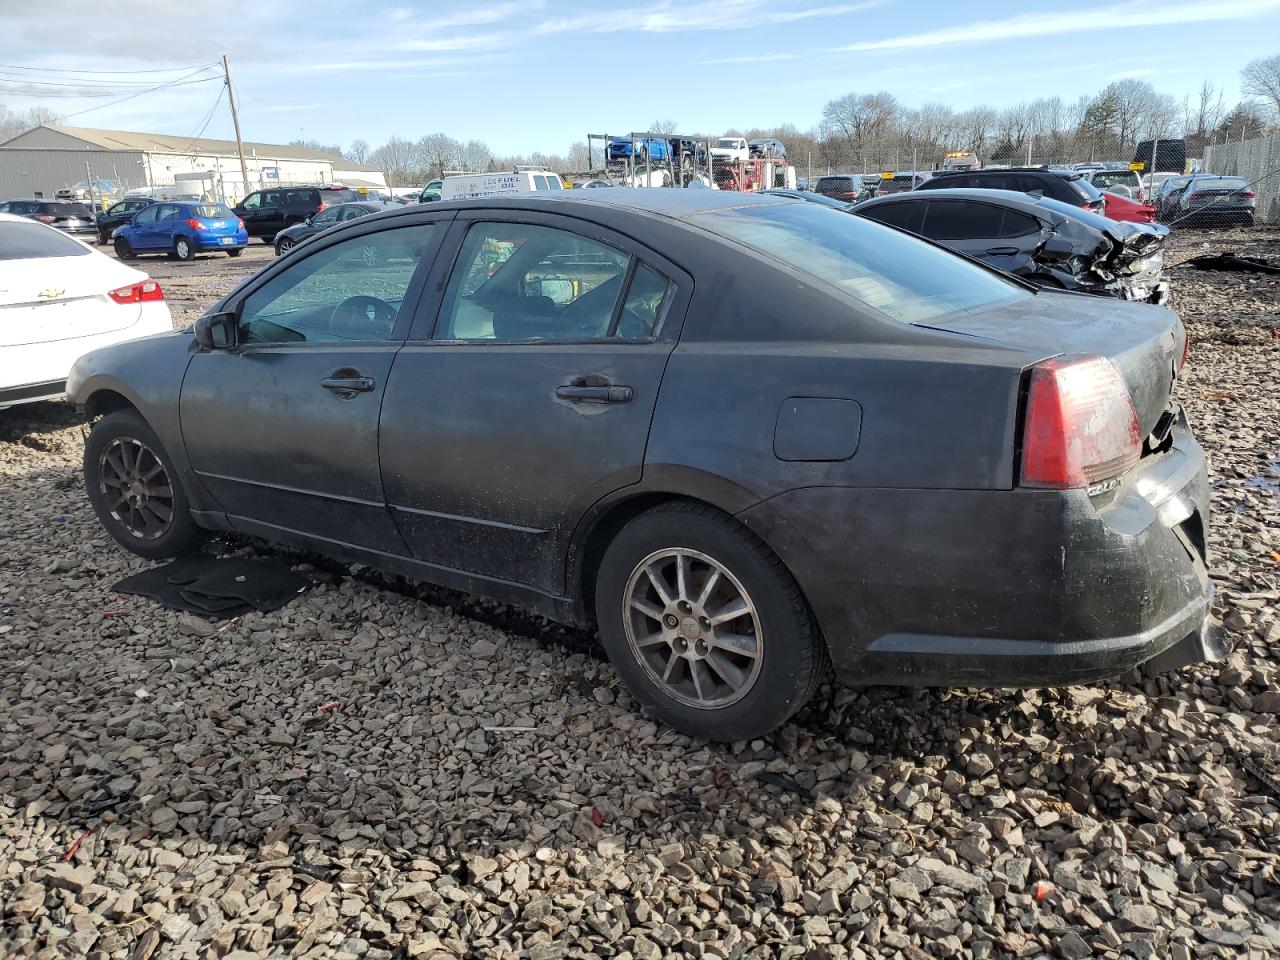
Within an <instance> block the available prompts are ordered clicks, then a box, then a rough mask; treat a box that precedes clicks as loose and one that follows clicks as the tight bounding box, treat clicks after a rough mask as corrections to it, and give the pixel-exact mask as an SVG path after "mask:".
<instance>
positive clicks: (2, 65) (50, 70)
mask: <svg viewBox="0 0 1280 960" xmlns="http://www.w3.org/2000/svg"><path fill="white" fill-rule="evenodd" d="M216 66H218V64H216V63H204V64H200V65H199V66H197V65H195V64H191V65H189V66H185V67H162V68H160V69H158V70H73V69H71V68H70V67H24V66H22V65H20V64H16V63H0V69H5V70H30V71H33V72H35V73H83V74H85V75H87V76H96V75H101V74H116V75H118V74H130V73H179V72H181V71H183V70H205V69H208V68H209V67H216Z"/></svg>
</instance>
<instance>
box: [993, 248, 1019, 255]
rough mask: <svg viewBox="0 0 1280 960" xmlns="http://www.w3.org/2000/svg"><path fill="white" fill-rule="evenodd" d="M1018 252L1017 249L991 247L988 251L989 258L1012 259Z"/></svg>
mask: <svg viewBox="0 0 1280 960" xmlns="http://www.w3.org/2000/svg"><path fill="white" fill-rule="evenodd" d="M1017 252H1018V248H1017V247H991V248H990V249H989V250H988V251H987V256H988V257H1012V256H1013V255H1014V254H1015V253H1017Z"/></svg>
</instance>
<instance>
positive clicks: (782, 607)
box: [596, 503, 828, 740]
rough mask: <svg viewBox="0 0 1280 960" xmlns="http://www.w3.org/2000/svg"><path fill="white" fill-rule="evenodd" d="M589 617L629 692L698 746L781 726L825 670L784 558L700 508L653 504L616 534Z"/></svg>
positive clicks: (814, 630)
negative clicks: (705, 741)
mask: <svg viewBox="0 0 1280 960" xmlns="http://www.w3.org/2000/svg"><path fill="white" fill-rule="evenodd" d="M596 617H597V620H598V622H599V626H600V636H601V639H602V640H603V642H604V646H605V649H606V650H607V651H608V653H609V659H610V661H611V662H612V663H613V665H614V668H615V669H616V670H617V671H618V673H619V674H620V675H621V677H622V679H623V681H624V682H625V683H626V685H627V688H628V689H629V690H630V691H631V693H632V695H633V696H635V698H636V699H637V700H639V701H640V702H641V703H643V704H645V705H646V706H648V707H649V708H650V709H651V710H652V711H653V712H654V713H655V714H657V716H658V717H659V718H660V719H661V720H663V722H665V723H667V724H670V725H671V726H673V727H675V728H676V729H678V730H681V731H683V732H684V733H687V734H689V735H690V736H694V737H703V738H706V739H709V740H745V739H750V738H752V737H758V736H763V735H764V734H767V733H769V732H771V731H772V730H775V729H777V728H778V727H779V726H781V725H782V724H784V723H786V721H787V720H789V719H790V718H791V717H792V716H793V715H794V714H795V713H796V711H797V710H799V709H800V708H801V707H802V706H804V704H805V703H806V702H807V701H808V700H809V699H810V698H811V697H812V696H813V693H814V691H815V690H816V689H817V687H818V684H819V683H820V682H821V680H822V678H823V677H824V676H825V675H826V673H827V669H828V660H827V651H826V647H825V645H824V644H823V641H822V638H821V637H820V635H819V633H818V630H817V627H816V624H815V623H814V620H813V615H812V613H811V612H810V610H809V606H808V603H807V602H806V601H805V599H804V596H803V595H802V594H801V592H800V588H799V586H798V585H797V584H796V582H795V579H794V578H793V577H792V576H791V574H790V572H789V571H788V570H787V569H786V567H785V566H783V564H782V561H780V560H779V559H778V558H777V556H775V555H774V554H773V553H772V551H770V550H769V548H768V547H767V546H766V545H765V544H764V543H763V542H762V541H761V540H760V539H759V538H758V537H756V536H754V535H753V534H752V533H751V532H750V531H748V530H747V529H745V528H744V527H742V526H741V525H740V524H739V523H737V522H736V521H735V520H734V519H733V518H731V517H729V516H728V515H726V514H723V513H721V512H720V511H718V510H715V509H712V508H711V507H707V506H704V505H702V504H694V503H674V504H667V505H664V506H661V507H657V508H655V509H653V510H650V511H648V512H646V513H644V514H641V515H640V516H639V517H637V518H636V519H634V520H632V521H631V522H630V523H628V524H627V525H626V526H625V527H624V528H623V529H622V531H621V532H620V533H619V534H618V535H617V537H615V538H614V541H613V542H612V543H611V544H610V545H609V547H608V549H607V550H606V552H605V555H604V558H603V560H602V562H601V565H600V573H599V576H598V578H597V580H596Z"/></svg>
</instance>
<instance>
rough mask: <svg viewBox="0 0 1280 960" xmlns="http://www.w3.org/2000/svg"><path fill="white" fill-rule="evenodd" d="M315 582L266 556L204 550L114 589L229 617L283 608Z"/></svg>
mask: <svg viewBox="0 0 1280 960" xmlns="http://www.w3.org/2000/svg"><path fill="white" fill-rule="evenodd" d="M314 585H315V584H314V582H313V581H311V580H309V579H308V578H307V577H304V576H302V575H301V574H298V573H294V572H293V571H292V570H286V569H284V568H283V567H279V566H276V565H275V564H273V563H268V562H267V561H265V560H252V559H243V558H237V557H228V558H226V559H223V558H219V557H211V556H208V555H205V554H200V555H197V556H193V557H180V558H179V559H177V560H174V561H172V562H171V563H166V564H164V565H163V566H159V567H152V568H151V569H150V570H143V571H142V572H141V573H135V574H133V575H132V576H129V577H125V578H124V579H123V580H121V581H120V582H119V583H117V584H116V585H115V586H114V587H113V588H112V589H113V590H115V591H116V592H117V593H127V594H132V595H133V596H138V597H148V598H150V599H152V600H155V601H156V602H157V603H159V604H160V605H161V606H164V607H168V608H169V609H170V610H182V611H184V612H186V613H195V614H199V615H200V616H203V617H209V618H211V619H214V620H225V619H228V618H230V617H238V616H240V615H241V614H244V613H249V612H250V611H252V610H257V611H260V612H262V613H268V612H270V611H272V610H279V609H280V608H281V607H283V606H284V605H285V604H287V603H288V602H289V601H291V600H292V599H293V598H294V597H296V596H298V595H299V594H300V593H303V592H304V591H306V590H309V589H310V588H311V587H313V586H314Z"/></svg>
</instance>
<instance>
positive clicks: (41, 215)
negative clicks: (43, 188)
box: [31, 213, 53, 223]
mask: <svg viewBox="0 0 1280 960" xmlns="http://www.w3.org/2000/svg"><path fill="white" fill-rule="evenodd" d="M31 219H32V220H39V221H40V222H41V223H53V217H51V216H49V215H48V214H44V213H38V214H36V215H35V216H34V217H32V218H31Z"/></svg>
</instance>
